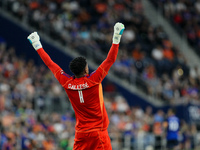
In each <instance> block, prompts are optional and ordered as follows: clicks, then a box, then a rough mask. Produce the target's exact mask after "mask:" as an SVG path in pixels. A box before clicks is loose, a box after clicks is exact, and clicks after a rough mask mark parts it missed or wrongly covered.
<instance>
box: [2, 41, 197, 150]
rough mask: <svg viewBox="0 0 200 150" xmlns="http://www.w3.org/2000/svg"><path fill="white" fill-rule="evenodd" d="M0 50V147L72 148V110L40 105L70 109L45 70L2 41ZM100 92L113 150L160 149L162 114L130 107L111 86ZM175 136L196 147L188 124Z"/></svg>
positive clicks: (193, 125) (163, 132)
mask: <svg viewBox="0 0 200 150" xmlns="http://www.w3.org/2000/svg"><path fill="white" fill-rule="evenodd" d="M0 48H1V49H0V52H1V53H0V62H1V65H0V66H1V67H0V68H1V74H0V76H1V78H0V79H1V82H0V93H1V97H0V104H1V105H0V106H1V107H0V137H1V138H0V148H1V149H2V150H5V147H9V148H10V150H12V149H14V148H16V149H17V150H18V149H19V150H26V149H29V150H31V149H35V148H36V149H38V150H54V149H56V150H59V149H60V150H70V149H72V145H73V138H74V124H75V118H74V113H73V111H72V109H71V108H70V107H65V108H64V111H61V112H60V113H59V111H58V110H60V106H55V107H53V109H51V110H49V109H48V108H46V107H47V106H48V105H45V103H46V102H45V101H51V102H52V103H51V105H52V106H54V105H55V104H57V105H58V104H59V101H64V102H65V103H67V105H70V104H69V102H68V101H66V99H67V97H66V96H64V97H62V96H60V94H61V93H64V92H61V91H62V89H61V88H60V87H59V86H58V85H59V84H58V83H57V81H56V80H55V79H54V77H53V75H52V74H51V72H50V71H49V70H48V69H47V68H45V67H44V66H43V65H41V66H35V65H34V62H33V61H32V60H29V61H27V62H26V61H25V60H24V59H23V57H21V55H20V56H17V55H16V53H15V48H14V47H8V46H7V45H6V42H5V41H4V40H3V39H2V38H1V43H0ZM38 70H39V71H38ZM49 87H50V88H49ZM104 89H105V91H104V92H105V93H106V94H105V97H104V99H105V105H106V108H107V110H108V115H109V116H110V126H109V134H110V137H111V140H112V146H113V149H114V150H121V149H122V148H131V149H138V150H140V149H141V150H142V149H145V148H146V147H155V146H157V147H159V146H160V147H162V148H164V147H165V144H163V143H160V142H161V141H160V142H159V141H157V140H156V139H158V138H156V137H161V139H162V142H163V141H164V137H165V130H164V128H163V127H162V123H163V122H164V120H165V118H166V114H165V113H164V112H163V111H162V110H158V111H157V112H155V113H153V112H152V108H151V107H147V108H146V110H145V111H143V110H142V109H141V108H140V107H139V106H137V107H130V106H129V105H128V104H127V102H126V100H125V99H124V97H123V96H121V95H119V94H118V93H116V90H115V86H114V85H112V84H111V83H107V84H105V87H104ZM52 92H53V94H50V93H52ZM44 95H45V97H47V98H46V99H45V98H44ZM58 95H59V97H58ZM64 99H65V100H64ZM54 101H56V103H54ZM52 106H51V107H52ZM56 107H58V108H56ZM191 129H192V130H191ZM180 136H181V137H183V138H182V140H181V141H182V146H183V148H185V147H194V146H196V145H198V144H199V143H198V137H199V132H197V127H196V125H195V124H191V125H189V124H186V123H185V121H184V120H183V121H182V126H181V135H180ZM195 140H197V141H195ZM186 141H187V142H186ZM185 142H186V143H185ZM156 144H157V145H156Z"/></svg>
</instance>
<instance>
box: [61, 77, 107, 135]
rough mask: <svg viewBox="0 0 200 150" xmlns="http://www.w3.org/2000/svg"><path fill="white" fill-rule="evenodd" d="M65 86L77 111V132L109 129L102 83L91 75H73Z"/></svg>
mask: <svg viewBox="0 0 200 150" xmlns="http://www.w3.org/2000/svg"><path fill="white" fill-rule="evenodd" d="M64 88H65V91H66V92H67V95H68V97H69V99H70V102H71V104H72V106H73V109H74V111H75V115H76V131H77V132H91V131H96V130H105V129H107V127H108V124H109V120H108V116H107V112H106V109H105V106H104V101H103V92H102V85H101V83H98V82H95V81H94V80H93V79H92V78H90V76H89V75H87V76H85V77H81V78H74V77H71V79H70V80H68V82H67V83H66V85H65V86H64Z"/></svg>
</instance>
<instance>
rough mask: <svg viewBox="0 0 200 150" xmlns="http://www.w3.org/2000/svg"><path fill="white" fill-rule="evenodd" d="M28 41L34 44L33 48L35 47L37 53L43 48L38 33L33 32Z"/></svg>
mask: <svg viewBox="0 0 200 150" xmlns="http://www.w3.org/2000/svg"><path fill="white" fill-rule="evenodd" d="M27 39H28V40H29V42H30V43H31V44H32V46H33V47H34V49H35V50H36V51H37V50H38V49H40V48H42V44H41V43H40V37H39V35H38V34H37V32H33V33H31V34H30V35H29V36H28V37H27Z"/></svg>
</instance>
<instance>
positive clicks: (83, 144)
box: [73, 130, 112, 150]
mask: <svg viewBox="0 0 200 150" xmlns="http://www.w3.org/2000/svg"><path fill="white" fill-rule="evenodd" d="M73 150H112V146H111V142H110V137H109V135H108V131H107V130H104V131H93V132H87V133H80V132H76V133H75V139H74V148H73Z"/></svg>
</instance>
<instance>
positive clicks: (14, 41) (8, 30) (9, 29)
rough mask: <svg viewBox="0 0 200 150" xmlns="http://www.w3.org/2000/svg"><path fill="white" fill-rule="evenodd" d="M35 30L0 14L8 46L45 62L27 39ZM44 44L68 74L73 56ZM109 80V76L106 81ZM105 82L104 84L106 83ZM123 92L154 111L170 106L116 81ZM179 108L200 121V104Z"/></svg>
mask: <svg viewBox="0 0 200 150" xmlns="http://www.w3.org/2000/svg"><path fill="white" fill-rule="evenodd" d="M30 32H33V31H26V30H25V29H23V28H22V27H21V26H18V25H17V24H15V23H13V22H12V21H10V20H9V19H7V18H5V17H3V16H1V15H0V37H2V38H4V39H5V41H6V42H7V43H8V46H14V47H15V48H16V54H18V55H22V56H23V58H24V59H26V60H28V59H33V60H34V61H35V63H36V64H41V63H43V62H42V60H41V59H40V57H39V56H38V54H37V53H36V52H35V50H34V49H33V48H32V46H31V44H30V43H29V42H28V40H27V36H28V35H29V34H30ZM41 42H42V45H43V47H44V48H45V51H46V52H47V53H48V54H49V55H50V56H51V58H52V60H53V61H55V62H56V63H57V64H59V65H60V67H61V68H62V69H63V70H64V71H65V72H66V73H68V74H71V72H70V71H69V69H68V64H69V62H70V61H71V60H72V58H71V57H70V56H68V55H66V54H64V53H63V52H62V51H61V50H60V49H58V48H56V47H54V46H53V45H51V44H49V43H46V42H45V41H43V40H42V39H41ZM106 80H108V79H107V78H106V79H105V80H104V82H105V81H106ZM104 82H103V84H104ZM114 84H115V85H116V87H117V89H118V91H120V92H121V94H122V95H123V96H124V97H125V98H126V99H127V102H128V104H129V105H130V106H140V107H141V108H143V109H145V108H146V107H147V106H151V107H152V108H153V112H156V111H157V110H158V109H162V110H164V111H165V112H166V111H167V109H168V108H169V107H170V106H163V107H156V106H154V105H153V104H151V103H148V102H147V101H146V100H145V99H143V98H141V97H139V96H137V95H135V94H133V93H130V92H129V91H127V90H126V89H124V88H123V87H122V86H120V85H119V84H116V83H114ZM175 108H176V110H177V115H178V116H179V117H180V118H182V119H185V120H186V121H187V122H199V121H200V106H196V105H191V104H190V105H179V106H175Z"/></svg>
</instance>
